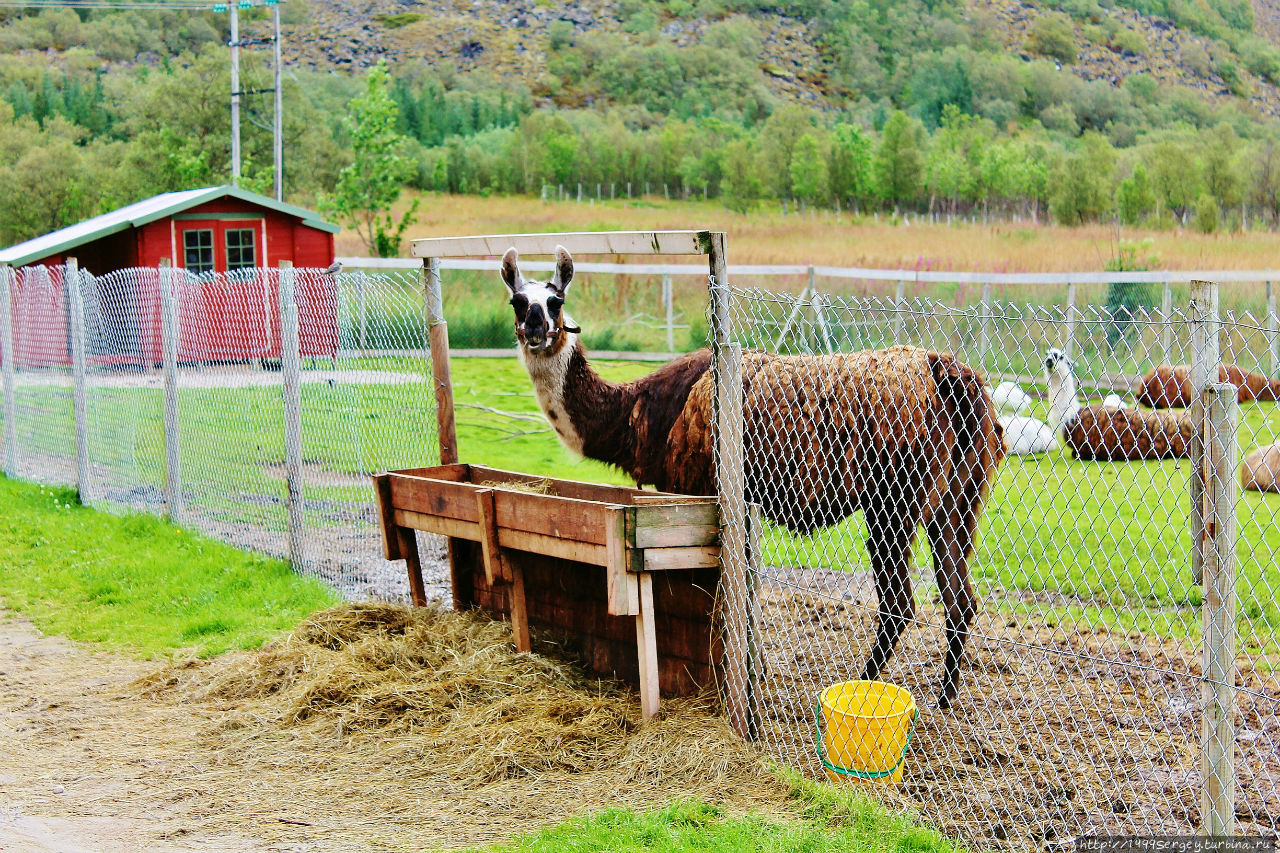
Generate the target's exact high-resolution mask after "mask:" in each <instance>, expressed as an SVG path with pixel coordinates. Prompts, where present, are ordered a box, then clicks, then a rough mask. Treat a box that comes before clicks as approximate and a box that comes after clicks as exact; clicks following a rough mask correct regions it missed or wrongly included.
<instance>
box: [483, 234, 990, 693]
mask: <svg viewBox="0 0 1280 853" xmlns="http://www.w3.org/2000/svg"><path fill="white" fill-rule="evenodd" d="M502 279H503V281H504V282H505V283H506V285H507V288H508V290H509V292H510V297H511V305H512V307H513V308H514V310H515V331H516V337H517V339H518V340H519V357H520V359H521V361H522V362H523V363H524V365H525V367H526V368H527V369H528V371H529V376H530V378H531V379H532V380H533V387H534V391H535V393H536V395H537V399H538V403H539V405H540V406H541V407H542V411H543V412H544V413H545V414H546V417H547V420H548V421H550V423H551V425H552V427H554V429H555V431H556V433H557V435H559V436H560V439H561V441H563V442H564V444H565V445H567V446H568V447H569V448H570V449H571V450H574V451H576V452H578V453H581V454H582V455H584V456H587V457H590V458H592V459H598V460H600V461H602V462H606V463H609V464H612V465H615V466H617V467H618V468H620V469H622V470H623V471H625V472H626V473H627V474H629V475H630V476H631V477H632V478H634V479H635V481H636V483H637V484H639V485H652V486H656V487H657V488H659V489H662V490H664V491H674V492H683V493H686V494H695V495H706V494H715V493H716V482H715V473H714V471H715V467H714V462H713V456H714V437H713V434H712V404H713V397H714V392H713V387H712V379H711V373H710V370H709V368H710V365H711V353H710V352H709V351H708V350H705V349H704V350H700V351H698V352H694V353H690V354H688V355H685V356H682V357H680V358H677V359H675V360H674V361H672V362H670V363H668V364H666V365H664V366H663V367H661V368H659V369H658V370H656V371H654V372H653V373H651V374H649V375H647V376H644V377H642V378H640V379H636V380H634V381H632V382H626V383H622V384H614V383H611V382H606V381H605V380H603V379H601V378H600V376H599V375H597V374H596V373H595V371H593V370H592V369H591V366H590V365H589V364H588V362H587V354H586V351H585V350H584V349H583V346H582V343H581V341H580V340H579V339H578V335H577V332H578V331H579V330H578V329H577V328H576V327H575V326H574V324H573V322H572V321H571V320H570V319H569V317H568V315H567V314H566V313H565V311H564V302H565V295H566V293H567V291H568V288H569V285H570V283H571V282H572V281H573V259H572V258H571V257H570V255H569V253H568V252H567V251H566V250H565V249H564V248H563V247H557V249H556V269H555V273H554V274H553V276H552V277H551V279H550V280H547V281H529V280H526V279H525V278H524V277H523V276H521V274H520V270H519V268H518V266H517V254H516V250H515V249H514V248H512V249H509V250H508V251H507V253H506V254H505V255H504V256H503V258H502ZM743 392H744V420H745V435H744V440H745V442H746V450H747V452H746V472H745V474H746V497H747V500H749V501H752V502H755V503H759V504H760V505H761V507H762V509H763V512H764V514H765V515H766V516H767V517H768V518H769V519H771V520H772V521H774V522H776V523H778V524H781V525H784V526H786V527H788V528H789V529H791V530H793V531H796V532H799V533H808V532H810V531H813V530H815V529H817V528H820V527H825V526H827V525H831V524H835V523H836V522H838V521H841V520H842V519H845V518H848V517H849V516H850V515H852V514H853V513H854V512H856V511H858V510H862V511H863V512H864V513H865V516H866V522H867V528H868V532H869V537H868V539H867V551H868V553H869V556H870V558H871V565H872V568H873V570H874V575H875V583H876V593H877V595H878V597H879V610H878V620H877V632H876V640H875V643H874V645H873V647H872V650H871V653H870V656H869V658H868V660H867V664H866V668H865V670H864V672H863V677H864V678H868V679H873V678H876V677H877V676H878V675H879V673H880V671H881V669H882V668H883V667H884V665H885V663H886V662H887V661H888V659H889V656H890V655H891V654H892V653H893V650H894V647H895V646H896V645H897V641H898V637H899V635H900V634H901V633H902V630H903V628H904V627H905V625H906V623H907V621H908V620H909V619H911V618H912V616H913V614H914V601H913V597H912V590H911V578H910V553H911V546H912V543H913V542H914V541H915V538H916V535H917V528H918V527H919V526H920V525H921V524H923V525H924V528H925V533H926V535H927V536H928V539H929V545H930V552H931V553H932V555H933V562H934V573H935V576H936V577H937V581H938V588H939V591H940V593H941V596H942V601H943V605H944V607H945V610H946V636H947V646H946V659H945V664H944V674H943V678H942V685H941V690H940V692H939V698H938V704H939V706H940V707H943V708H946V707H949V706H950V704H951V702H952V700H953V699H954V698H955V694H956V688H957V679H958V674H959V666H960V659H961V655H962V653H963V650H964V642H965V639H966V638H967V636H968V628H969V623H970V621H971V619H972V618H973V616H974V612H975V609H976V600H975V597H974V593H973V588H972V586H971V585H970V582H969V566H968V562H969V557H970V555H971V553H972V550H973V544H974V534H975V532H976V529H977V525H978V518H979V515H980V514H981V511H982V504H983V500H984V499H985V497H986V495H987V491H988V488H989V486H990V483H991V480H992V478H993V476H994V474H995V470H996V466H997V465H998V464H999V463H1000V460H1001V459H1002V458H1003V457H1004V452H1005V451H1004V443H1003V439H1002V432H1001V428H1000V426H999V424H998V423H997V422H996V420H995V411H994V407H993V406H992V404H991V398H990V394H989V392H988V388H987V386H986V382H985V381H984V379H983V377H982V376H981V375H980V374H978V373H977V372H976V371H974V370H972V369H971V368H970V367H968V366H967V365H964V364H962V363H960V362H959V361H957V360H956V359H955V358H954V357H953V356H951V355H948V354H940V353H934V352H929V351H927V350H923V349H916V348H914V347H904V346H898V347H892V348H890V349H886V350H876V351H867V352H857V353H847V354H845V353H841V354H835V355H825V356H779V355H772V354H769V353H764V352H746V353H744V354H743Z"/></svg>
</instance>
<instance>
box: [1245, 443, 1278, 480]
mask: <svg viewBox="0 0 1280 853" xmlns="http://www.w3.org/2000/svg"><path fill="white" fill-rule="evenodd" d="M1240 485H1241V486H1242V487H1243V488H1245V489H1248V490H1249V491H1251V492H1280V442H1276V443H1275V444H1268V445H1267V446H1266V447H1259V448H1258V449H1256V450H1254V451H1253V452H1252V453H1250V454H1249V455H1248V456H1246V457H1245V459H1244V464H1243V465H1241V466H1240Z"/></svg>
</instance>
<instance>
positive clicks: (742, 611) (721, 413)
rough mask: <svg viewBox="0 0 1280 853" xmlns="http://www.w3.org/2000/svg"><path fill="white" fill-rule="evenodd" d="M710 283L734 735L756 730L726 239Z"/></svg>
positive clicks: (712, 258) (711, 253)
mask: <svg viewBox="0 0 1280 853" xmlns="http://www.w3.org/2000/svg"><path fill="white" fill-rule="evenodd" d="M705 237H706V244H705V248H706V250H707V255H708V258H707V260H708V263H709V266H710V268H711V275H712V278H713V282H712V286H711V336H712V346H713V357H712V360H711V365H712V371H713V374H714V376H713V378H714V380H715V389H716V401H715V409H714V415H715V424H714V432H715V448H716V453H715V459H716V490H717V492H718V493H719V498H720V525H721V540H720V566H721V577H720V582H721V584H722V585H723V589H724V622H723V625H724V638H725V640H724V672H725V687H724V690H725V695H724V704H725V710H726V711H727V712H728V715H729V722H730V724H731V725H732V726H733V728H734V730H735V731H737V732H738V734H740V735H742V736H743V737H744V738H750V737H751V735H752V733H753V732H754V730H755V725H754V721H753V720H752V713H751V710H752V700H751V680H752V676H751V647H752V639H751V625H752V623H753V621H754V620H753V619H752V614H753V612H754V600H753V598H754V596H753V594H752V586H753V583H754V579H753V577H752V572H751V564H750V560H751V554H750V531H749V530H748V527H749V516H748V511H747V500H746V475H745V448H744V432H743V400H742V347H741V346H740V345H739V344H737V343H735V342H734V341H733V339H732V332H731V329H730V322H731V317H732V307H731V303H732V299H733V296H732V294H731V293H730V291H729V273H728V265H727V259H726V257H725V239H724V234H723V233H720V232H711V233H708V234H706V235H705Z"/></svg>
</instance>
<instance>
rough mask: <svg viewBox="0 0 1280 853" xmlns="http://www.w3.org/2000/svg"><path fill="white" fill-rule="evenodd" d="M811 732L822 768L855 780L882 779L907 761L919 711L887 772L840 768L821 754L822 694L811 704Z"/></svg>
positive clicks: (918, 710) (912, 718) (917, 710)
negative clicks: (815, 738) (815, 736)
mask: <svg viewBox="0 0 1280 853" xmlns="http://www.w3.org/2000/svg"><path fill="white" fill-rule="evenodd" d="M813 717H814V719H813V731H814V733H815V734H816V735H817V745H818V758H819V759H820V760H821V761H822V766H823V767H825V768H827V769H828V770H830V771H831V772H832V773H839V774H840V775H841V776H852V777H854V778H855V779H884V778H887V777H889V776H892V775H893V774H894V773H895V772H897V770H898V768H899V767H901V766H902V762H904V761H906V760H907V750H908V749H910V748H911V739H912V738H913V737H915V734H916V720H918V719H920V709H919V708H916V709H915V712H914V713H913V714H912V715H911V728H909V729H907V742H906V743H905V744H903V746H902V755H900V756H898V760H897V761H896V762H894V765H893V766H892V767H890V768H889V769H888V770H854V769H852V768H850V767H841V766H840V765H838V764H832V763H831V762H830V761H828V760H827V757H826V756H825V755H823V753H822V694H821V693H819V694H818V698H817V699H816V700H815V701H814V704H813Z"/></svg>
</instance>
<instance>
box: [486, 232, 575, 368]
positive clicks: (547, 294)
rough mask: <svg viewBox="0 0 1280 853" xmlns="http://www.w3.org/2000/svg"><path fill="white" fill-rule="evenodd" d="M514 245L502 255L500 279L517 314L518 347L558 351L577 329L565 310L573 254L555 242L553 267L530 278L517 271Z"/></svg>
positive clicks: (529, 350) (539, 352) (546, 352)
mask: <svg viewBox="0 0 1280 853" xmlns="http://www.w3.org/2000/svg"><path fill="white" fill-rule="evenodd" d="M519 257H520V255H519V253H518V252H517V251H516V250H515V247H514V246H513V247H511V248H510V249H507V252H506V254H505V255H503V256H502V280H503V282H505V283H506V285H507V290H509V291H510V292H511V307H512V308H513V309H514V310H515V314H516V338H517V339H518V340H519V341H520V348H521V349H522V350H524V351H525V352H526V353H530V354H533V355H552V354H554V353H556V352H559V351H560V349H561V347H563V346H564V345H565V343H566V342H567V340H568V337H569V335H570V334H571V333H573V332H579V331H581V330H580V329H578V328H576V327H575V326H574V325H573V321H571V320H570V319H569V317H568V315H566V314H565V313H564V296H565V292H566V291H568V289H569V282H571V281H573V257H572V256H571V255H570V254H569V252H568V250H567V249H565V247H564V246H556V269H555V272H554V273H553V274H552V276H551V278H549V279H547V280H546V281H533V280H532V279H526V278H525V277H524V276H522V275H521V274H520V267H519V266H517V265H516V262H517V261H518V260H519Z"/></svg>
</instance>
